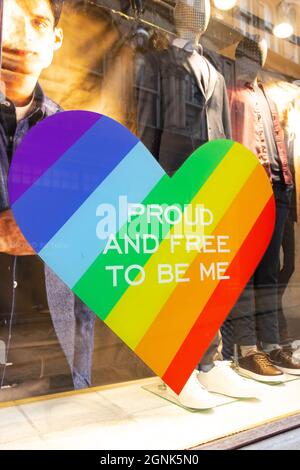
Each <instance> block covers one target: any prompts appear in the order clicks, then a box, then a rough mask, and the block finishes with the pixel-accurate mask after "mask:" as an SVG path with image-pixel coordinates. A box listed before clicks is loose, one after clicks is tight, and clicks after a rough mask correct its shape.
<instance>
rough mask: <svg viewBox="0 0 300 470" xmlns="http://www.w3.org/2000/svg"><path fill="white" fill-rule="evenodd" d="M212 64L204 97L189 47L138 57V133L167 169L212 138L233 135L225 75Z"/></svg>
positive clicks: (169, 171) (174, 166) (171, 171)
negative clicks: (192, 65)
mask: <svg viewBox="0 0 300 470" xmlns="http://www.w3.org/2000/svg"><path fill="white" fill-rule="evenodd" d="M209 67H210V76H211V77H210V81H209V87H208V91H207V94H206V97H205V96H204V95H203V93H202V92H201V91H200V88H201V84H199V83H198V81H197V77H196V76H195V74H194V72H193V69H192V67H191V65H190V63H189V53H187V52H186V51H185V50H183V49H179V48H178V47H174V46H171V47H170V48H169V49H168V50H166V51H163V52H161V53H149V54H146V55H144V56H142V57H141V58H140V59H139V62H138V69H137V87H138V93H137V97H138V98H137V129H138V135H139V137H140V139H141V140H142V142H143V143H144V144H145V145H146V146H147V147H148V148H149V150H150V151H151V152H152V154H153V155H154V156H155V157H156V158H157V159H158V161H159V163H160V164H161V165H162V167H163V168H164V169H165V171H166V172H167V173H169V174H172V173H174V171H176V170H177V169H178V168H179V167H180V166H181V165H182V163H183V162H184V161H185V159H186V158H187V157H188V156H189V155H190V154H191V153H192V152H193V150H195V149H196V148H198V147H199V146H200V145H202V144H203V143H205V142H207V141H208V140H215V139H224V138H228V139H230V138H231V124H230V115H229V106H228V99H227V92H226V86H225V80H224V78H223V76H222V75H221V74H220V73H219V72H217V70H216V69H215V68H214V67H213V66H212V65H211V64H210V65H209Z"/></svg>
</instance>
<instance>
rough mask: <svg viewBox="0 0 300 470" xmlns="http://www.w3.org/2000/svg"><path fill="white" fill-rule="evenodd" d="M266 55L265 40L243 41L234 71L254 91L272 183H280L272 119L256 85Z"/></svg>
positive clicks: (263, 96)
mask: <svg viewBox="0 0 300 470" xmlns="http://www.w3.org/2000/svg"><path fill="white" fill-rule="evenodd" d="M267 55H268V47H267V43H266V41H265V40H262V41H259V42H255V41H252V40H247V39H243V40H242V41H241V42H240V43H239V45H238V47H237V50H236V58H237V60H236V70H237V78H238V81H241V82H244V83H248V84H250V85H251V86H252V87H253V89H254V91H255V95H256V99H257V106H258V108H259V109H260V112H261V116H262V121H263V127H264V133H265V139H266V142H265V143H266V147H267V151H268V158H269V161H270V167H271V175H272V181H278V182H280V181H281V180H282V174H281V169H280V158H279V155H278V151H277V147H276V141H275V132H274V125H273V119H272V115H271V110H270V107H269V104H268V100H267V98H266V95H265V92H264V91H263V89H262V88H260V86H259V85H258V78H257V77H258V74H259V72H260V70H261V69H262V68H263V66H264V65H265V62H266V59H267Z"/></svg>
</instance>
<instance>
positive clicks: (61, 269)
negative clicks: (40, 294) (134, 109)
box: [39, 143, 165, 288]
mask: <svg viewBox="0 0 300 470" xmlns="http://www.w3.org/2000/svg"><path fill="white" fill-rule="evenodd" d="M164 174H165V172H164V170H163V169H162V168H161V166H160V165H159V164H158V163H157V161H156V160H155V159H154V158H153V156H152V155H151V153H150V152H149V151H148V150H147V149H146V147H145V146H144V145H143V144H142V143H139V144H138V145H136V146H135V147H134V149H133V150H132V151H131V152H130V153H129V154H128V155H127V156H126V158H124V159H123V160H122V161H121V163H119V165H118V166H117V167H116V168H115V169H114V171H113V172H112V173H110V175H109V176H108V177H107V178H106V179H105V180H104V181H103V183H101V185H100V186H98V188H97V189H96V190H95V191H94V192H93V193H92V194H91V195H90V197H89V198H88V199H87V200H86V201H85V202H84V203H83V204H82V206H81V207H80V208H79V209H78V211H76V212H75V214H73V215H72V217H71V218H70V219H69V220H68V221H67V222H66V224H65V225H64V226H63V227H62V228H61V229H60V230H59V231H58V232H57V233H56V234H55V236H54V237H53V238H52V239H51V240H50V241H49V243H47V245H46V246H45V247H44V248H43V249H42V250H41V251H40V252H39V256H40V257H41V258H42V259H43V260H44V261H45V262H46V263H47V264H48V266H50V267H51V269H53V270H54V271H55V272H56V274H58V275H59V277H60V278H61V279H63V280H64V282H65V283H66V284H67V285H68V286H69V287H70V288H72V287H73V286H74V285H75V284H76V282H77V281H78V280H79V279H80V278H81V276H82V275H83V274H84V273H85V272H86V270H87V269H88V268H89V267H90V265H91V264H92V263H93V262H94V261H95V259H96V258H97V256H98V255H100V253H101V252H102V251H103V249H104V247H105V245H106V244H107V238H106V239H102V240H100V239H99V238H98V237H97V235H96V227H97V223H98V222H99V221H100V220H101V218H100V217H97V215H96V209H97V207H98V206H99V204H110V205H111V206H110V208H109V210H111V209H112V210H115V216H116V225H115V227H113V228H112V227H111V226H110V227H109V228H108V229H109V230H110V233H111V234H114V233H116V232H117V231H119V229H120V228H121V226H122V225H123V224H124V223H125V222H126V220H127V212H123V213H122V212H121V213H120V212H119V207H118V205H119V196H125V195H126V196H127V201H128V203H130V202H131V203H139V202H141V201H142V200H143V199H144V198H145V197H146V196H147V195H148V193H149V192H150V191H151V190H152V189H153V187H154V186H155V185H156V184H157V183H158V181H159V180H160V179H161V178H162V177H163V176H164ZM102 219H103V217H102ZM111 222H112V224H113V223H114V219H112V221H111Z"/></svg>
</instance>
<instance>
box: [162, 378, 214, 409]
mask: <svg viewBox="0 0 300 470" xmlns="http://www.w3.org/2000/svg"><path fill="white" fill-rule="evenodd" d="M198 375H199V371H198V370H194V371H193V373H192V375H191V376H190V378H189V380H188V381H187V383H186V384H185V386H184V387H183V389H182V390H181V392H180V394H179V395H177V394H176V393H175V392H173V390H172V389H171V388H170V387H168V386H167V390H168V393H169V394H170V395H172V396H174V397H175V398H176V400H177V401H179V403H180V404H181V405H182V406H185V407H187V408H194V409H198V410H207V409H209V408H213V407H214V406H216V404H217V401H216V399H215V398H214V397H213V396H212V395H211V394H210V393H209V392H208V391H207V390H205V388H204V387H203V386H202V385H201V383H200V382H199V380H198Z"/></svg>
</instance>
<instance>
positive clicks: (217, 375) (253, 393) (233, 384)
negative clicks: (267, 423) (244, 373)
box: [198, 361, 260, 398]
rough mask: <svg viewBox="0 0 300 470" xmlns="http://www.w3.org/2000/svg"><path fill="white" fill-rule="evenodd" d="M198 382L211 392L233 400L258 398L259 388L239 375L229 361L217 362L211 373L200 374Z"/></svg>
mask: <svg viewBox="0 0 300 470" xmlns="http://www.w3.org/2000/svg"><path fill="white" fill-rule="evenodd" d="M198 380H199V381H200V383H201V385H203V386H204V387H205V388H206V389H207V390H208V391H209V392H215V393H221V394H222V395H227V396H229V397H233V398H258V397H259V395H260V393H259V390H258V387H257V386H256V385H254V384H252V383H251V382H250V381H248V380H247V379H244V378H242V377H241V376H240V375H238V374H237V373H236V372H235V371H234V370H233V369H232V367H231V363H230V362H229V361H216V362H215V367H213V368H212V369H211V370H210V371H209V372H199V375H198Z"/></svg>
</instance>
